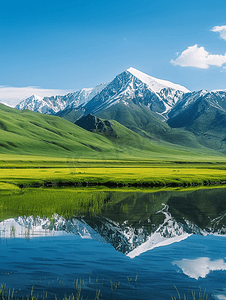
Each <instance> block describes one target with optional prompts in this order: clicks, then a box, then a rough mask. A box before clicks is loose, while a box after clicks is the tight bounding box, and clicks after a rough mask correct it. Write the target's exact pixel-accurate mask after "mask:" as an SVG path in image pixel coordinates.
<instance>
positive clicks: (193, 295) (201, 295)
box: [171, 285, 210, 300]
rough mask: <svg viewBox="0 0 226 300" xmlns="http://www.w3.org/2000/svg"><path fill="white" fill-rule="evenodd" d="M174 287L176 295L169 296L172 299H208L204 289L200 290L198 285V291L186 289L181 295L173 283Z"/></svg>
mask: <svg viewBox="0 0 226 300" xmlns="http://www.w3.org/2000/svg"><path fill="white" fill-rule="evenodd" d="M174 287H175V289H176V291H177V296H178V297H175V296H171V299H172V300H208V299H210V298H209V297H208V294H206V290H204V291H202V290H201V287H200V290H199V292H197V293H196V292H195V291H190V290H188V292H187V294H184V295H183V296H181V295H180V293H179V291H178V289H177V287H176V286H175V285H174Z"/></svg>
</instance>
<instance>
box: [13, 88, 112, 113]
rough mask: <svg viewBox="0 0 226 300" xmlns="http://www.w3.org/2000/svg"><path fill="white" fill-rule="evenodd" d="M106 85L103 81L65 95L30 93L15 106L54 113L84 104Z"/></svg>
mask: <svg viewBox="0 0 226 300" xmlns="http://www.w3.org/2000/svg"><path fill="white" fill-rule="evenodd" d="M106 85H107V83H103V84H100V85H97V86H95V87H93V88H84V89H82V90H80V91H77V92H74V93H68V94H66V95H65V96H52V97H39V96H36V95H32V96H31V97H29V98H27V99H25V100H23V101H21V102H20V103H19V104H18V105H16V106H15V108H17V109H19V110H24V109H29V110H31V111H36V112H39V113H43V114H49V115H51V114H55V113H57V112H59V111H62V110H64V109H65V108H66V107H70V108H77V107H78V106H82V105H85V104H86V103H87V102H88V101H90V100H91V99H92V98H93V97H94V96H95V95H96V94H98V93H100V92H101V91H102V89H104V88H105V86H106Z"/></svg>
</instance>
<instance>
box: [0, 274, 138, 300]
mask: <svg viewBox="0 0 226 300" xmlns="http://www.w3.org/2000/svg"><path fill="white" fill-rule="evenodd" d="M88 275H89V276H88V278H87V276H86V277H80V278H77V279H75V280H74V281H73V288H70V287H69V286H67V287H66V290H68V291H70V293H71V294H70V295H67V294H66V292H65V291H64V289H65V288H64V286H65V284H64V282H63V281H62V280H61V279H60V278H57V280H56V281H54V280H53V281H51V284H52V285H54V287H56V285H57V286H58V287H60V295H58V294H57V293H53V292H51V289H50V291H47V290H46V289H45V288H40V285H41V284H42V283H43V282H42V280H41V279H40V280H39V281H38V282H33V281H32V284H33V285H32V286H31V290H30V292H28V293H27V292H25V293H24V294H23V292H22V291H21V289H19V290H15V289H14V288H13V289H11V288H9V287H7V286H6V284H4V283H2V284H0V300H48V299H49V300H50V299H54V300H85V299H87V300H100V299H117V293H118V291H119V290H120V293H122V292H125V293H126V292H128V291H130V292H132V293H134V292H135V291H136V287H137V275H136V277H135V278H134V276H133V277H130V278H131V281H130V282H129V283H128V281H127V278H129V277H127V278H121V280H116V279H114V280H112V279H110V278H102V279H101V280H98V275H94V274H92V276H91V274H90V273H88ZM45 283H46V282H45ZM36 284H37V287H38V286H39V290H38V289H37V287H36ZM121 285H123V286H122V287H121ZM48 286H49V283H48ZM40 291H41V292H40ZM137 292H138V290H137Z"/></svg>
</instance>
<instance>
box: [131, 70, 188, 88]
mask: <svg viewBox="0 0 226 300" xmlns="http://www.w3.org/2000/svg"><path fill="white" fill-rule="evenodd" d="M126 71H127V72H129V73H131V74H132V75H133V76H135V77H136V78H138V79H139V80H141V81H142V82H143V83H145V84H147V85H148V86H149V87H150V88H151V89H152V90H153V91H154V92H156V93H158V92H160V91H161V90H162V89H164V88H172V89H174V90H179V91H182V92H184V93H189V92H190V91H189V90H188V89H187V88H185V87H184V86H181V85H179V84H176V83H172V82H170V81H167V80H162V79H158V78H155V77H152V76H149V75H147V74H145V73H143V72H141V71H139V70H137V69H134V68H132V67H130V68H129V69H127V70H126Z"/></svg>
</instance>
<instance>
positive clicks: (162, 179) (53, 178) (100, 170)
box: [0, 155, 226, 187]
mask: <svg viewBox="0 0 226 300" xmlns="http://www.w3.org/2000/svg"><path fill="white" fill-rule="evenodd" d="M0 183H1V185H2V184H12V185H15V186H19V187H29V186H30V187H39V186H46V187H51V186H91V185H105V186H109V187H114V186H150V187H164V186H191V185H208V184H210V185H213V184H219V183H221V184H224V183H226V162H225V161H224V160H222V161H221V162H219V161H215V162H214V161H213V160H212V161H210V162H198V161H197V162H190V163H189V162H186V161H184V162H181V161H180V162H177V161H160V160H146V161H144V160H143V161H142V160H84V159H83V160H82V159H80V160H73V159H64V158H63V159H60V158H58V159H56V158H45V157H32V156H13V155H11V156H8V155H1V156H0Z"/></svg>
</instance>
